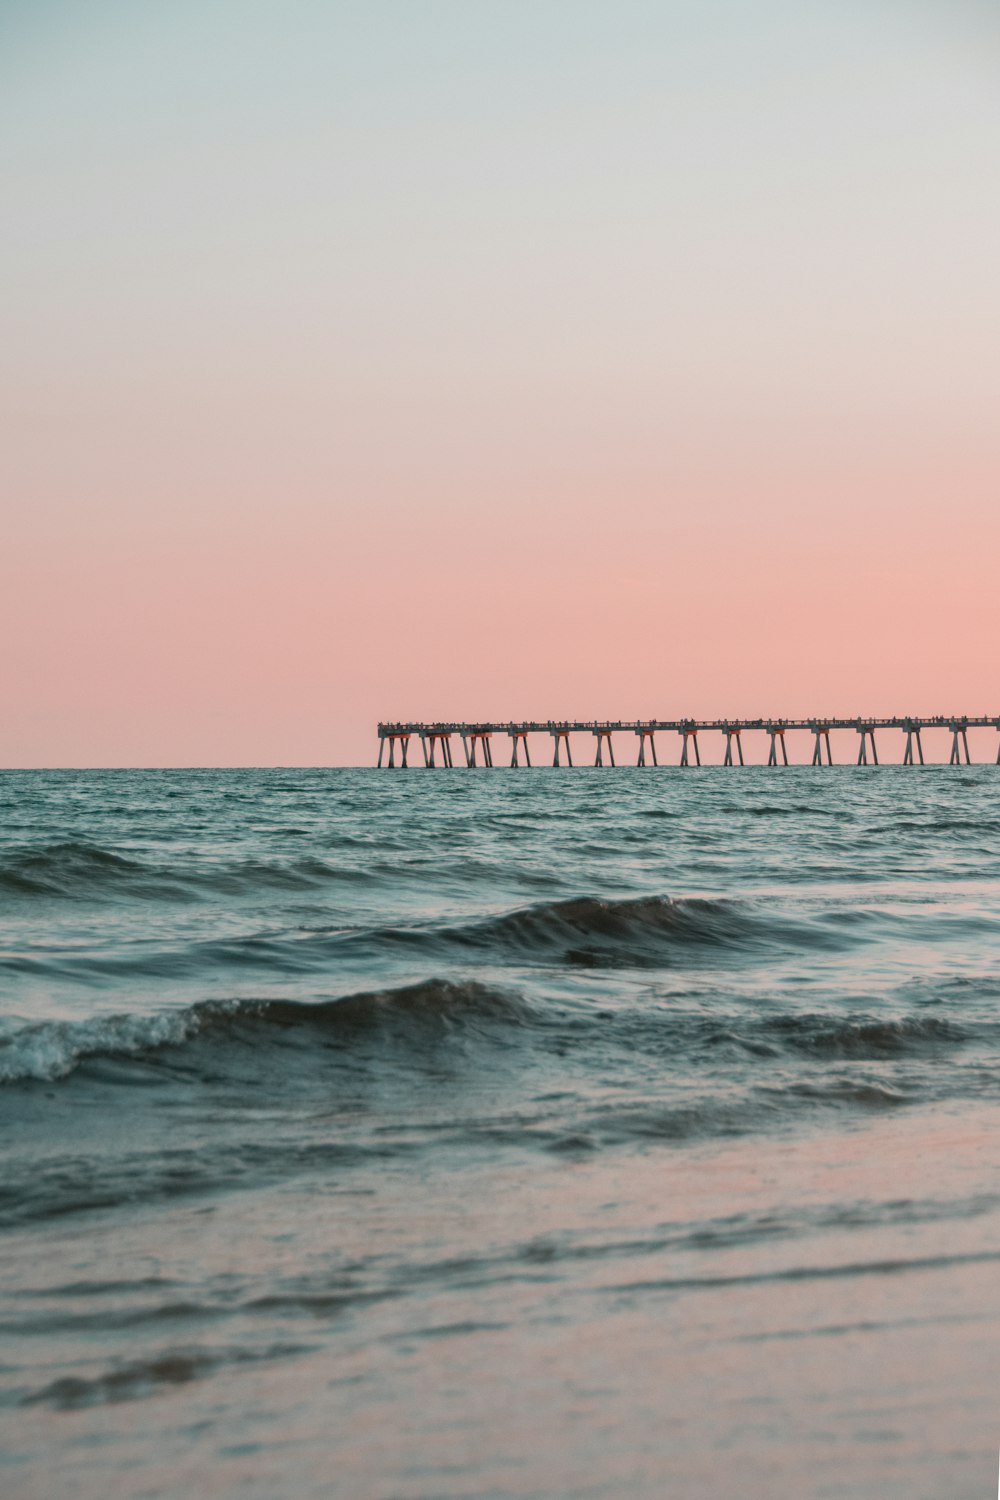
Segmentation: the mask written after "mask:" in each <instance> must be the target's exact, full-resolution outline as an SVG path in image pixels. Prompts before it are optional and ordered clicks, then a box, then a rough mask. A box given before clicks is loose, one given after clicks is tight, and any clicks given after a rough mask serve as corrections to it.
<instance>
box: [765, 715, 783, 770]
mask: <svg viewBox="0 0 1000 1500" xmlns="http://www.w3.org/2000/svg"><path fill="white" fill-rule="evenodd" d="M767 732H768V734H769V735H770V736H771V748H770V750H769V751H768V756H767V763H768V765H769V766H776V765H777V764H778V741H779V740H780V741H781V760H782V764H783V765H786V766H787V765H788V751H787V750H786V749H785V731H784V729H782V728H776V727H774V726H772V725H770V724H769V725H768V729H767Z"/></svg>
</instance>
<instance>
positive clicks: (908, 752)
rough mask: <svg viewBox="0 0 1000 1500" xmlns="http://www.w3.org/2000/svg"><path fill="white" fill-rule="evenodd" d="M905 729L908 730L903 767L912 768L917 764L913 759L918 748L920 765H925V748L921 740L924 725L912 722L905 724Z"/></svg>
mask: <svg viewBox="0 0 1000 1500" xmlns="http://www.w3.org/2000/svg"><path fill="white" fill-rule="evenodd" d="M903 728H904V729H905V730H906V749H905V750H904V751H903V765H904V766H912V765H914V764H915V762H914V759H913V751H914V747H915V748H916V751H917V754H918V756H919V757H920V764H921V765H923V764H924V747H923V744H922V743H921V740H920V731H921V729H922V728H923V725H922V724H917V723H916V722H914V721H912V720H910V721H909V722H907V723H906V724H904V726H903Z"/></svg>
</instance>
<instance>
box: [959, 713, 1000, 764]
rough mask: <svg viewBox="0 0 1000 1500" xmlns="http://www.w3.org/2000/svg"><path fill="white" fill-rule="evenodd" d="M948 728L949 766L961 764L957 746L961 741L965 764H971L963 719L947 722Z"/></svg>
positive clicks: (967, 737)
mask: <svg viewBox="0 0 1000 1500" xmlns="http://www.w3.org/2000/svg"><path fill="white" fill-rule="evenodd" d="M948 728H949V729H950V730H951V756H950V757H949V760H948V764H949V765H950V766H960V765H961V764H962V755H961V750H960V748H959V745H960V743H961V748H962V749H964V750H965V764H966V765H967V766H971V765H972V757H971V756H970V754H969V736H968V732H967V725H966V724H965V722H964V720H962V719H959V720H958V722H957V723H955V724H949V725H948ZM998 763H1000V762H998Z"/></svg>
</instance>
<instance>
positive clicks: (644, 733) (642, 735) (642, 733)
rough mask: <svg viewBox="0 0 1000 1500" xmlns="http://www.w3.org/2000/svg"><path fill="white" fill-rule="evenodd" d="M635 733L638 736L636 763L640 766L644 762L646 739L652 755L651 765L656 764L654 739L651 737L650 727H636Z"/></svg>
mask: <svg viewBox="0 0 1000 1500" xmlns="http://www.w3.org/2000/svg"><path fill="white" fill-rule="evenodd" d="M636 734H637V735H638V736H639V759H638V761H637V762H636V764H637V765H640V766H644V765H645V764H646V741H647V739H648V740H649V748H650V751H651V753H652V756H653V765H654V766H655V765H658V764H659V762H658V761H657V759H656V740H655V739H654V738H653V731H652V730H651V729H637V730H636Z"/></svg>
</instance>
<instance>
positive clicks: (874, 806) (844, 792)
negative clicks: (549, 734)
mask: <svg viewBox="0 0 1000 1500" xmlns="http://www.w3.org/2000/svg"><path fill="white" fill-rule="evenodd" d="M998 777H1000V773H998V772H997V771H996V769H995V768H991V767H972V768H965V767H963V768H960V769H956V768H951V767H946V768H932V767H928V768H922V769H917V768H912V769H911V768H902V767H881V768H878V769H875V768H871V769H867V770H866V769H859V768H840V767H834V768H829V769H828V768H823V769H821V770H813V769H811V768H788V769H786V768H784V767H782V768H779V769H766V768H754V767H747V768H743V769H738V770H725V769H721V768H713V769H705V770H700V771H699V770H688V771H678V770H665V769H664V770H652V769H646V770H637V769H635V768H631V769H617V770H612V769H602V770H596V769H580V770H572V771H569V770H563V771H553V770H532V771H526V770H523V769H522V770H521V771H500V770H496V771H484V770H479V771H473V772H467V771H464V770H463V771H458V770H456V771H450V772H442V771H438V772H426V771H411V772H406V773H392V774H390V773H387V772H382V773H379V772H375V771H343V770H338V771H319V770H317V771H226V772H217V771H174V772H149V771H147V772H59V773H56V772H51V773H42V772H8V773H3V774H0V813H2V819H0V994H2V1001H3V1004H2V1012H0V1129H2V1131H3V1140H4V1145H5V1151H4V1172H3V1174H2V1179H0V1250H2V1254H0V1287H2V1313H0V1322H2V1345H0V1437H2V1444H0V1446H2V1457H0V1464H2V1467H0V1493H2V1494H3V1495H4V1496H5V1497H7V1496H10V1497H20V1496H46V1497H47V1496H50V1495H55V1494H58V1495H60V1496H80V1497H90V1496H94V1497H97V1496H100V1497H102V1500H103V1497H105V1496H107V1495H108V1494H114V1495H116V1496H119V1495H120V1496H144V1497H147V1496H174V1495H176V1494H178V1493H180V1492H181V1490H182V1489H183V1488H184V1487H186V1486H187V1487H190V1488H191V1489H192V1490H193V1491H194V1492H195V1493H198V1494H204V1495H212V1496H229V1495H237V1494H238V1495H240V1496H243V1495H250V1496H260V1497H270V1496H275V1495H279V1494H280V1495H282V1496H288V1497H293V1500H298V1497H312V1496H317V1497H318V1496H330V1495H336V1496H341V1495H342V1496H344V1497H352V1500H353V1497H358V1496H364V1497H366V1500H369V1497H370V1500H430V1497H437V1496H440V1497H473V1496H474V1497H483V1500H485V1497H490V1500H501V1497H504V1500H506V1497H515V1496H516V1497H552V1500H556V1497H569V1496H572V1497H576V1496H580V1497H584V1496H586V1497H600V1500H605V1497H606V1500H611V1497H619V1496H622V1495H625V1494H628V1495H631V1496H641V1497H646V1496H648V1497H650V1500H652V1497H661V1496H664V1495H667V1494H669V1495H671V1496H672V1497H692V1500H693V1497H702V1496H705V1495H709V1494H715V1493H725V1494H738V1495H740V1496H741V1497H751V1500H753V1497H758V1496H759V1497H762V1500H763V1497H771V1496H776V1495H780V1496H795V1497H797V1500H798V1497H813V1496H817V1497H818V1496H856V1497H865V1500H869V1497H873V1496H876V1495H878V1496H887V1497H895V1496H899V1497H902V1496H906V1497H907V1500H911V1497H914V1496H916V1497H927V1500H938V1497H942V1496H945V1495H947V1496H950V1497H957V1500H962V1497H966V1496H968V1497H970V1500H971V1497H973V1496H977V1497H978V1496H980V1495H988V1494H991V1493H992V1492H993V1491H992V1486H993V1485H994V1484H995V1480H996V1452H997V1443H998V1441H1000V1439H998V1435H997V1434H998V1426H1000V1424H998V1422H997V1412H996V1401H995V1395H994V1381H993V1379H992V1378H991V1377H992V1376H993V1374H994V1371H995V1368H996V1353H997V1344H998V1340H997V1334H998V1313H1000V1308H998V1303H1000V1276H998V1270H1000V1173H998V1166H1000V1094H998V1081H1000V1015H998V999H1000V967H998V962H997V960H998V956H1000V941H998V940H1000V801H998V797H1000V779H998Z"/></svg>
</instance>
